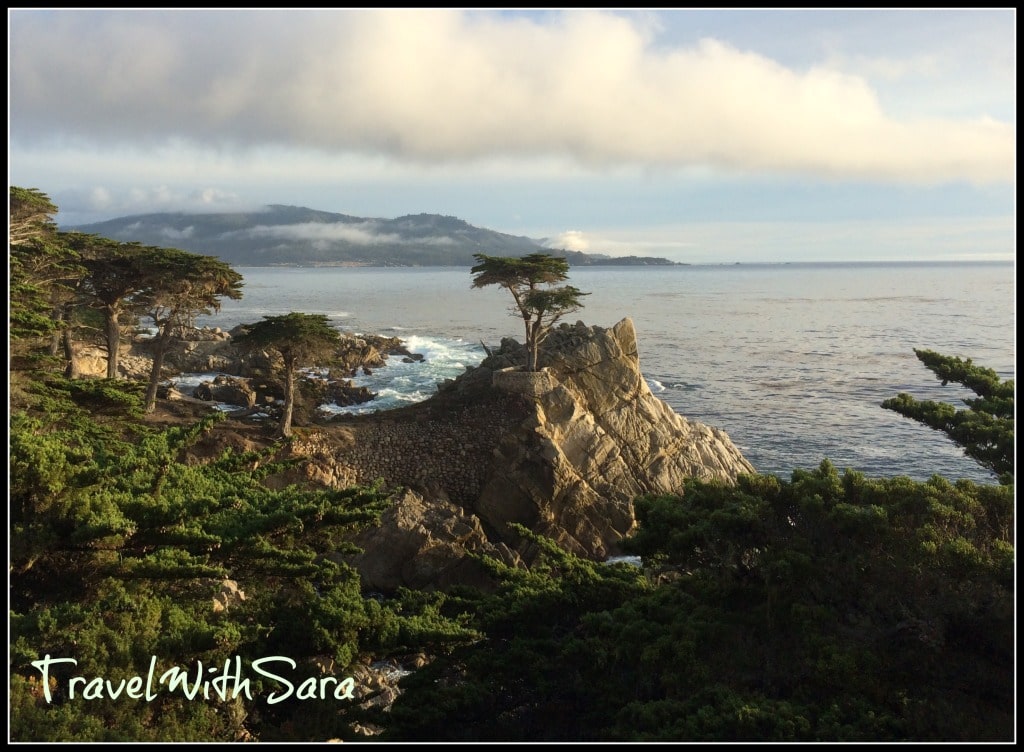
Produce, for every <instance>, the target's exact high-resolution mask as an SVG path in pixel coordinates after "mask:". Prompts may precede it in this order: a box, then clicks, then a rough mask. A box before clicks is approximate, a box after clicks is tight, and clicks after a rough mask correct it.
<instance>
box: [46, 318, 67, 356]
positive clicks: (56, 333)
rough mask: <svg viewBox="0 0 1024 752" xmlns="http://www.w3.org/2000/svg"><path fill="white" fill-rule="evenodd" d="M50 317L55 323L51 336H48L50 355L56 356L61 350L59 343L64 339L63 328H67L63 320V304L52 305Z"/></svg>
mask: <svg viewBox="0 0 1024 752" xmlns="http://www.w3.org/2000/svg"><path fill="white" fill-rule="evenodd" d="M51 318H52V319H53V321H54V323H55V324H56V325H57V328H56V329H54V330H53V336H52V337H50V355H53V356H56V355H58V354H59V353H60V351H61V343H62V341H63V339H64V330H65V329H66V328H67V326H66V322H65V313H64V306H62V305H58V306H54V309H53V313H52V314H51Z"/></svg>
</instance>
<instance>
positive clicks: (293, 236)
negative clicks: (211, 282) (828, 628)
mask: <svg viewBox="0 0 1024 752" xmlns="http://www.w3.org/2000/svg"><path fill="white" fill-rule="evenodd" d="M378 226H379V224H378V223H377V222H375V221H369V222H351V223H348V222H346V223H342V222H297V223H295V224H290V225H257V226H256V227H252V228H249V229H246V230H239V231H238V232H231V233H225V237H227V236H231V235H237V234H242V235H246V236H248V237H254V238H283V239H287V240H304V241H309V242H310V243H311V244H312V245H313V247H314V248H316V249H318V250H323V249H325V248H330V247H331V246H332V245H333V244H334V243H339V242H340V243H352V244H354V245H383V244H391V245H394V244H405V245H420V246H423V245H432V246H445V245H451V244H452V243H454V242H455V241H454V240H453V239H452V238H450V237H447V236H439V237H428V238H403V237H402V236H401V235H398V234H395V233H388V232H379V231H378V229H377V228H378Z"/></svg>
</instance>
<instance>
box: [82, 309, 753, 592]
mask: <svg viewBox="0 0 1024 752" xmlns="http://www.w3.org/2000/svg"><path fill="white" fill-rule="evenodd" d="M147 347H148V344H147V342H146V341H145V339H138V340H136V341H135V342H134V343H132V345H131V347H130V348H127V349H126V351H125V353H124V355H123V357H122V358H121V363H122V368H123V371H124V373H125V375H126V376H128V377H133V378H145V377H146V376H147V375H148V371H149V365H150V363H151V361H150V359H149V357H148V353H147ZM389 355H391V356H398V357H401V358H409V359H413V360H415V359H417V358H418V357H421V356H417V355H416V354H414V353H410V352H408V350H406V349H405V347H404V345H403V344H402V342H401V340H399V339H397V338H389V337H346V338H345V340H344V341H343V344H342V350H341V359H340V363H341V364H340V365H338V366H335V367H334V368H332V370H331V372H330V373H329V374H327V375H326V378H324V379H319V380H316V381H305V380H304V384H303V386H302V389H301V390H300V391H301V402H300V403H298V404H297V411H296V421H295V425H296V427H299V428H300V429H301V430H299V431H298V432H297V433H296V436H295V438H294V439H293V440H292V441H291V442H290V443H288V444H287V445H285V446H283V447H282V448H281V451H282V452H283V453H284V455H285V456H287V457H288V458H290V459H293V460H298V462H296V463H294V464H292V465H291V466H290V468H289V469H288V470H287V471H283V472H280V473H278V474H276V475H272V476H270V477H268V478H267V480H266V482H267V483H268V484H270V485H273V486H276V487H281V486H284V485H287V484H292V483H301V484H306V485H312V486H319V487H327V488H346V487H349V486H352V485H357V484H373V483H380V484H382V485H383V486H384V487H385V488H386V489H388V490H390V491H392V492H393V493H394V499H395V501H394V505H393V506H392V507H391V508H390V509H388V510H387V511H386V512H385V513H384V515H383V517H382V519H381V521H380V524H379V525H377V526H375V527H373V528H371V529H368V530H365V531H364V532H362V533H361V534H359V535H358V537H357V538H356V539H355V540H354V543H355V544H356V545H357V546H358V547H359V548H360V549H362V553H359V554H356V555H342V554H340V553H339V554H338V555H337V558H338V559H339V560H340V561H344V562H346V563H348V564H351V565H352V566H354V567H355V568H356V569H357V570H358V571H359V572H360V574H361V576H362V578H363V583H364V586H365V587H366V588H367V589H369V590H377V591H383V592H388V591H392V590H394V589H396V588H398V587H402V586H407V587H413V588H450V587H454V586H457V585H475V586H478V587H483V588H486V587H489V586H490V584H492V583H491V582H490V579H489V575H488V573H487V571H486V568H485V567H484V565H483V564H482V563H481V558H480V557H481V556H489V557H492V558H496V559H498V560H500V561H502V562H504V563H506V564H508V565H510V566H527V565H529V564H530V563H531V562H532V561H533V560H534V558H535V557H536V555H537V553H538V552H537V551H536V550H535V547H534V546H533V544H532V543H530V542H529V541H528V540H526V539H524V538H522V536H520V535H519V534H518V533H517V532H516V530H515V528H514V525H522V526H525V527H526V528H528V529H530V530H531V531H533V532H535V533H538V534H541V535H543V536H546V537H548V538H550V539H553V540H554V541H556V542H557V543H558V544H559V545H560V546H562V547H563V548H565V549H566V550H569V551H572V552H573V553H576V554H579V555H582V556H585V557H588V558H592V559H596V560H603V559H605V558H607V557H609V556H611V555H615V554H617V553H619V548H618V544H619V542H620V541H621V540H622V538H623V537H625V536H627V535H629V534H630V532H632V530H633V529H634V526H635V524H636V520H635V517H634V513H633V502H634V500H635V499H636V498H637V497H638V496H641V495H644V494H651V493H681V492H682V490H683V484H684V482H685V480H686V479H687V478H691V477H696V478H702V479H708V480H718V481H721V482H724V483H731V482H734V481H735V479H736V478H737V476H739V475H741V474H744V473H751V472H754V468H753V467H752V466H751V465H750V463H749V462H748V461H747V460H746V459H745V458H744V457H743V455H742V454H741V453H740V451H739V450H738V449H737V448H736V446H735V445H734V444H733V443H732V441H731V440H730V439H729V437H728V436H727V435H726V434H725V432H723V431H721V430H719V429H716V428H713V427H710V426H706V425H704V424H701V423H698V422H695V421H690V420H687V419H686V418H685V417H683V416H681V415H678V414H677V413H675V412H674V411H673V410H672V408H671V407H669V406H668V404H666V403H665V402H663V401H662V400H660V399H658V398H657V397H656V396H655V395H654V394H653V393H652V392H651V390H650V389H649V387H648V386H647V382H646V381H645V379H644V378H643V375H642V372H641V369H640V358H639V351H638V344H637V335H636V331H635V328H634V326H633V323H632V321H631V320H630V319H623V320H622V321H620V322H619V323H618V324H616V325H615V326H613V327H611V328H607V329H606V328H602V327H597V326H587V325H585V324H583V323H582V322H579V323H577V324H574V325H569V324H563V325H562V326H560V327H558V328H556V329H555V330H554V331H553V332H552V333H551V335H550V336H549V337H548V339H547V340H546V341H545V343H544V347H543V349H542V351H541V357H540V364H539V365H540V366H541V369H540V370H539V371H538V372H535V373H530V372H526V371H525V370H524V363H525V356H526V353H525V348H524V347H523V346H522V345H521V344H519V343H518V342H516V341H514V340H511V339H506V340H504V341H502V343H501V346H500V347H499V348H497V349H496V350H494V351H493V352H491V353H490V354H489V356H488V357H487V358H486V359H485V360H484V361H483V363H481V365H479V366H477V367H475V368H468V369H467V370H466V372H465V373H464V374H463V375H462V376H460V377H458V378H456V379H454V380H450V381H448V382H445V383H444V384H440V385H439V386H438V390H437V393H436V394H434V395H433V396H432V397H430V398H429V399H427V400H425V401H423V402H420V403H418V404H415V405H411V406H408V407H403V408H397V409H393V410H388V411H377V412H374V413H369V414H364V415H337V416H334V417H333V418H331V419H328V418H326V417H325V416H323V415H318V414H317V411H316V407H317V406H318V405H319V404H322V403H323V402H324V401H325V400H328V399H331V400H335V401H336V402H338V403H339V404H342V401H343V400H351V399H356V400H363V399H372V395H370V394H369V393H366V390H365V389H362V388H360V387H354V386H353V385H352V383H351V381H350V379H351V378H352V377H353V376H354V375H355V374H356V373H359V372H361V371H366V370H371V369H375V368H381V367H385V366H386V363H387V356H389ZM93 357H95V358H96V363H95V366H94V369H93V370H95V371H97V372H99V373H102V370H101V366H102V367H105V363H104V362H103V359H102V358H100V357H99V355H98V354H96V355H94V356H93ZM88 358H89V355H88V354H87V353H84V354H83V357H82V360H81V362H80V364H79V365H80V366H82V370H83V371H84V372H86V373H88V363H89V361H88ZM166 363H167V364H168V367H169V369H172V370H174V371H177V372H217V373H220V374H221V375H220V376H218V377H217V378H216V379H214V380H212V381H211V382H209V383H206V384H202V385H200V387H198V388H197V389H196V391H195V392H194V393H193V394H191V395H183V396H185V397H187V398H188V399H189V400H191V401H197V400H208V401H211V402H212V401H217V402H226V403H229V404H232V405H238V406H240V407H241V408H242V409H243V410H244V411H247V412H248V413H255V412H258V411H260V410H262V409H263V408H269V406H270V405H272V403H273V402H274V401H275V400H276V399H278V398H279V396H280V387H279V386H278V385H277V384H276V382H275V381H274V380H273V379H272V378H269V377H268V376H267V373H268V366H269V365H270V363H269V362H267V361H266V359H265V358H263V359H260V358H252V357H243V356H242V355H240V354H239V353H237V352H236V351H235V350H234V348H233V347H232V345H231V335H230V333H227V332H222V331H219V330H198V331H196V332H194V333H192V334H191V335H190V336H189V337H188V338H187V339H183V340H182V341H180V342H178V343H177V344H176V345H175V347H174V348H172V351H171V353H169V354H168V356H167V358H166ZM361 389H362V391H360V390H361ZM165 396H171V397H173V396H175V395H174V394H173V393H171V392H167V393H165ZM179 396H181V395H179ZM255 430H258V429H255V428H254V427H253V426H252V425H249V426H248V428H247V427H245V424H243V423H241V422H239V421H231V425H230V426H217V427H215V429H214V431H213V432H212V434H211V435H210V436H208V437H205V438H204V439H203V440H202V442H201V443H200V444H199V445H197V446H196V447H195V448H194V449H193V451H194V452H195V456H196V457H197V458H199V459H201V458H202V457H203V456H218V455H219V454H220V453H221V452H222V451H223V449H224V448H226V447H229V446H233V447H235V448H252V447H253V446H259V445H261V440H262V441H263V442H264V443H263V444H262V445H264V446H265V445H266V437H262V439H261V438H260V437H259V435H258V434H257V433H252V434H249V433H247V432H250V431H255Z"/></svg>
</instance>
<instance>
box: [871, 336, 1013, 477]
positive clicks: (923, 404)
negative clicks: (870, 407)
mask: <svg viewBox="0 0 1024 752" xmlns="http://www.w3.org/2000/svg"><path fill="white" fill-rule="evenodd" d="M914 354H915V355H917V358H918V360H920V361H921V362H922V363H923V364H924V365H925V366H926V367H927V368H928V369H929V370H930V371H932V372H933V373H934V374H935V376H936V378H938V379H939V380H941V381H942V385H943V386H946V385H947V384H949V383H950V382H954V383H957V384H962V385H963V386H965V387H966V388H968V389H970V390H971V391H973V392H974V393H975V394H976V395H978V396H977V398H968V399H965V400H964V404H965V405H967V409H966V410H965V409H957V408H956V407H954V406H953V405H951V404H949V403H947V402H934V401H931V400H926V401H920V400H917V399H915V398H914V397H912V396H911V395H909V394H907V393H905V392H903V393H900V394H899V395H898V396H896V397H893V398H891V399H888V400H886V401H885V402H883V403H882V407H884V408H885V409H887V410H893V411H895V412H897V413H899V414H900V415H902V416H904V417H906V418H911V419H913V420H916V421H918V422H919V423H923V424H924V425H926V426H928V427H929V428H934V429H935V430H937V431H942V432H943V433H945V434H946V435H948V436H949V437H950V438H951V439H953V441H955V442H956V443H957V444H959V445H960V446H961V447H962V448H963V450H964V454H966V455H967V456H968V457H971V458H972V459H974V460H976V461H977V462H978V463H979V464H980V465H982V467H986V468H988V469H989V470H991V471H992V472H994V473H995V474H996V475H997V476H999V478H1000V482H1002V483H1005V484H1012V483H1013V478H1014V463H1015V452H1014V440H1013V431H1014V394H1015V386H1014V380H1013V379H1008V380H1006V381H1003V380H1001V379H1000V378H999V375H998V374H997V373H996V372H995V371H993V370H992V369H991V368H983V367H980V366H976V365H974V363H973V362H972V361H971V359H970V358H968V359H967V360H962V359H961V358H958V357H953V356H948V355H942V354H940V353H937V352H934V351H932V350H918V349H915V350H914Z"/></svg>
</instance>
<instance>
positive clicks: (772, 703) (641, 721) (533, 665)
mask: <svg viewBox="0 0 1024 752" xmlns="http://www.w3.org/2000/svg"><path fill="white" fill-rule="evenodd" d="M636 510H637V517H638V521H639V531H638V533H637V534H636V535H635V536H634V537H633V538H631V539H629V540H628V541H627V544H626V545H627V549H628V550H629V551H631V552H633V553H635V554H638V555H641V556H642V557H643V560H644V562H645V563H646V565H647V567H646V575H647V576H646V578H645V577H643V576H641V574H640V570H637V569H633V570H629V569H628V568H625V567H621V566H620V567H602V566H600V565H595V564H592V563H588V562H580V561H578V560H575V559H573V558H572V557H570V556H569V555H567V554H564V553H561V552H559V551H558V550H557V548H555V547H554V546H553V544H549V546H548V548H546V549H545V557H544V561H545V562H546V563H545V565H544V566H543V567H540V568H534V569H533V570H532V571H524V570H505V571H504V572H503V573H502V574H503V582H504V584H503V585H502V587H501V589H500V590H499V591H498V592H497V593H495V594H494V595H493V596H489V597H483V598H482V599H481V600H479V601H478V602H477V604H476V613H477V615H478V616H477V618H478V619H479V624H480V626H481V628H482V629H483V631H484V632H485V633H486V634H487V638H486V639H485V640H483V641H480V642H478V643H474V644H473V645H470V646H467V647H463V648H460V649H458V650H456V651H455V652H454V653H452V655H451V656H449V657H445V658H442V659H439V660H437V661H435V662H434V663H433V664H431V665H430V666H429V667H427V668H426V669H423V670H421V671H419V672H417V673H416V674H415V675H413V676H411V677H409V678H408V679H407V680H406V681H405V682H404V686H405V687H406V694H405V695H403V696H402V697H401V698H400V699H399V700H398V701H397V702H396V704H395V706H394V708H393V709H392V713H391V716H392V721H393V724H392V726H391V728H390V730H389V732H388V734H389V737H388V738H393V739H400V740H415V739H419V740H423V739H431V740H451V741H458V740H470V739H473V740H507V741H514V740H528V741H541V740H544V741H587V740H604V741H610V740H620V741H706V742H714V741H734V742H735V741H788V742H792V741H910V740H913V741H965V740H973V741H986V740H1008V739H1010V738H1012V736H1013V716H1014V709H1015V703H1014V693H1013V690H1014V682H1013V651H1014V639H1013V634H1014V633H1013V626H1014V617H1013V571H1014V556H1013V546H1012V540H1013V538H1012V536H1013V496H1012V491H1011V490H1010V489H1007V488H1006V487H1002V486H982V485H976V484H973V483H970V482H968V481H960V482H958V483H955V484H953V483H950V482H948V481H945V480H943V479H941V478H933V479H932V480H931V481H928V482H927V483H920V482H916V481H912V480H910V479H907V478H894V479H888V480H869V479H866V478H864V477H863V476H862V475H860V474H858V473H852V472H847V473H845V474H843V475H840V474H839V473H838V472H837V471H836V470H835V468H834V467H832V465H831V464H830V463H828V462H824V463H822V465H821V467H820V468H818V469H817V470H814V471H796V472H794V473H793V476H792V479H791V481H789V482H786V481H783V480H781V479H779V478H777V477H775V476H760V475H754V476H746V477H743V478H740V479H739V482H738V483H737V484H736V485H735V486H728V485H723V484H718V483H708V482H700V481H696V480H694V481H689V482H688V483H687V485H686V487H685V489H684V492H683V495H682V496H681V497H680V496H651V497H644V498H642V499H639V500H638V501H637V505H636ZM494 566H495V567H496V571H499V570H500V565H496V564H495V565H494ZM453 718H457V719H459V722H458V723H453V722H452V720H451V719H453Z"/></svg>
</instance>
